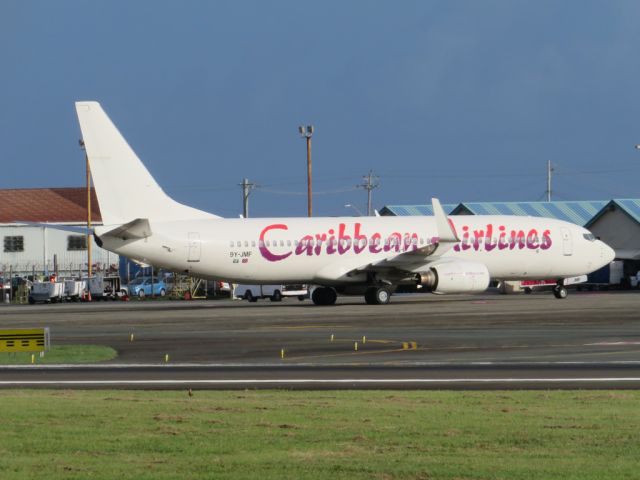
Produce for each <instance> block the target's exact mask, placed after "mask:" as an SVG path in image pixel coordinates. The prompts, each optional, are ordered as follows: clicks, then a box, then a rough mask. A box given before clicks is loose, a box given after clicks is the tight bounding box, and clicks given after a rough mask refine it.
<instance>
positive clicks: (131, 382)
mask: <svg viewBox="0 0 640 480" xmlns="http://www.w3.org/2000/svg"><path fill="white" fill-rule="evenodd" d="M562 382H568V383H590V382H594V383H604V382H640V377H608V378H602V377H595V378H433V379H432V378H407V379H381V378H377V379H365V378H333V379H303V378H299V379H290V380H285V379H276V378H274V379H246V380H242V379H230V380H202V379H197V380H169V379H167V380H61V381H55V380H24V381H20V380H8V381H0V386H13V385H269V384H273V385H292V384H294V385H305V384H307V385H314V384H315V385H327V384H347V383H349V384H354V383H355V384H367V383H373V384H406V383H413V384H447V383H562Z"/></svg>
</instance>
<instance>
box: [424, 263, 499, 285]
mask: <svg viewBox="0 0 640 480" xmlns="http://www.w3.org/2000/svg"><path fill="white" fill-rule="evenodd" d="M489 281H490V277H489V270H487V267H486V266H485V265H484V264H482V263H479V262H467V261H462V260H456V261H451V262H443V263H439V264H436V265H434V266H433V267H431V268H430V269H429V270H427V271H426V272H419V273H418V274H417V275H416V284H418V285H422V286H423V287H425V288H426V289H427V290H429V291H431V292H433V293H472V292H483V291H485V290H486V289H487V287H488V286H489Z"/></svg>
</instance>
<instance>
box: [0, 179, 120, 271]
mask: <svg viewBox="0 0 640 480" xmlns="http://www.w3.org/2000/svg"><path fill="white" fill-rule="evenodd" d="M91 206H92V208H91V210H92V215H91V218H92V223H93V224H94V225H100V224H101V217H100V210H99V208H98V201H97V199H96V197H95V192H92V200H91ZM20 222H35V223H47V224H52V225H72V226H80V227H84V226H86V222H87V193H86V189H84V188H37V189H11V190H0V274H1V273H3V274H4V275H7V274H8V273H9V271H11V272H12V273H18V274H32V273H35V274H36V275H39V274H51V273H54V272H55V271H56V269H57V271H58V273H59V274H60V275H71V274H78V272H86V271H87V265H88V261H87V260H88V258H87V237H86V235H82V234H80V233H73V232H68V231H62V230H56V229H54V228H51V227H43V226H33V225H25V224H21V223H20ZM89 241H91V260H92V261H91V263H92V265H93V270H94V271H96V272H100V271H103V272H106V271H108V270H109V269H110V268H113V269H114V270H115V269H117V267H118V262H119V258H118V255H116V254H114V253H111V252H108V251H107V250H103V249H102V248H100V247H98V246H97V245H96V244H95V242H94V241H93V238H92V237H90V240H89Z"/></svg>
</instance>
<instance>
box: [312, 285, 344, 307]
mask: <svg viewBox="0 0 640 480" xmlns="http://www.w3.org/2000/svg"><path fill="white" fill-rule="evenodd" d="M337 299H338V294H337V293H336V291H335V290H334V289H333V288H331V287H318V288H316V289H315V290H314V291H313V293H312V294H311V300H312V301H313V303H315V304H316V305H334V304H335V303H336V300H337Z"/></svg>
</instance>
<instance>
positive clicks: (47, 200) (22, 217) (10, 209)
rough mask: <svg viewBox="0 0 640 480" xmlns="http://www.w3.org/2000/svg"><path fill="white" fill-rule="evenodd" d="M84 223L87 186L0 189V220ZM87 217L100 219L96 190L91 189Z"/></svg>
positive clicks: (0, 221) (97, 221) (11, 221)
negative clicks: (88, 214) (89, 213)
mask: <svg viewBox="0 0 640 480" xmlns="http://www.w3.org/2000/svg"><path fill="white" fill-rule="evenodd" d="M20 221H24V222H43V223H44V222H47V223H86V221H87V190H86V188H84V187H80V188H20V189H7V190H1V189H0V224H12V223H16V222H20ZM91 221H92V222H96V223H100V222H101V221H102V217H101V216H100V208H99V207H98V199H97V197H96V192H95V190H94V189H93V188H92V189H91Z"/></svg>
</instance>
